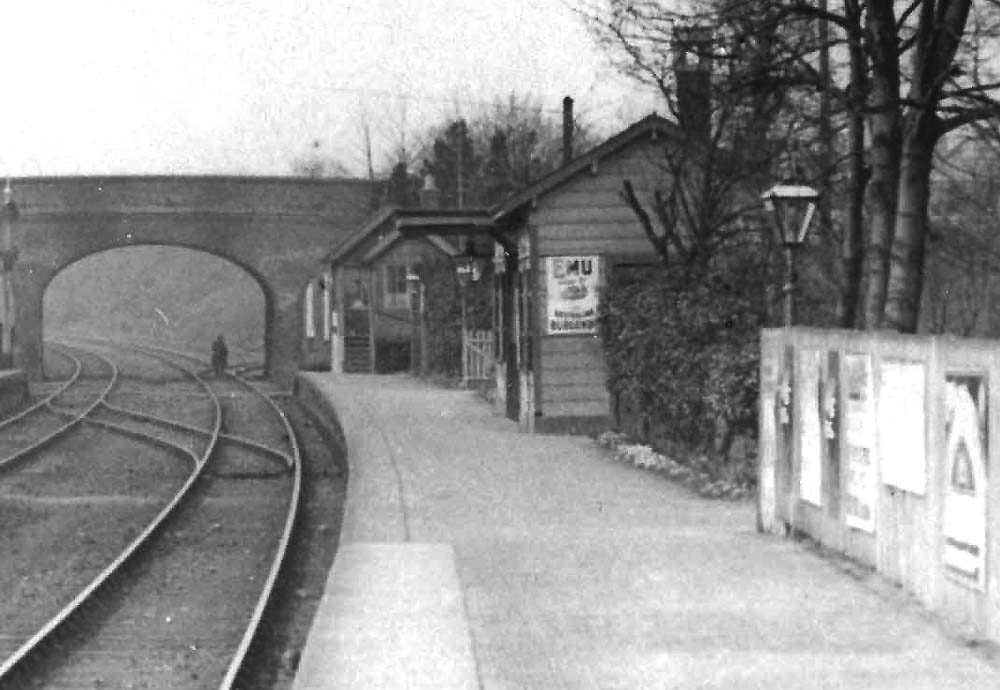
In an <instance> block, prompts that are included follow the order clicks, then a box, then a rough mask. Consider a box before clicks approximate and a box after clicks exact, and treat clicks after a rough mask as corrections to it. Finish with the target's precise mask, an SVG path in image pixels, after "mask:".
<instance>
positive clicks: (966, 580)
mask: <svg viewBox="0 0 1000 690" xmlns="http://www.w3.org/2000/svg"><path fill="white" fill-rule="evenodd" d="M986 420H987V416H986V381H985V379H984V378H983V377H982V376H967V375H961V376H960V375H948V376H947V377H946V378H945V449H946V450H945V458H946V462H947V464H946V465H945V470H946V473H945V496H944V522H943V529H944V565H945V571H946V572H947V573H948V575H949V576H951V577H952V578H953V579H957V580H958V581H959V582H962V583H963V584H969V585H972V586H974V587H982V586H984V584H985V582H986V579H985V571H986V488H987V487H986V457H987V427H986V424H987V422H986Z"/></svg>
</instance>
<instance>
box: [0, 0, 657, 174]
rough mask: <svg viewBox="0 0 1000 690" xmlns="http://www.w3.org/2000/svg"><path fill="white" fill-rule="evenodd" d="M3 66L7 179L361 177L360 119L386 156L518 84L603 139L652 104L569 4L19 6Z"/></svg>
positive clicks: (0, 14) (5, 24)
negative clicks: (312, 160)
mask: <svg viewBox="0 0 1000 690" xmlns="http://www.w3.org/2000/svg"><path fill="white" fill-rule="evenodd" d="M0 69H2V70H3V72H2V75H3V76H2V79H0V83H2V84H3V86H2V92H0V93H2V95H0V176H25V175H74V174H84V175H86V174H95V175H100V174H258V175H283V174H289V173H290V172H291V166H292V163H293V161H294V160H296V159H301V158H303V157H307V156H310V155H318V156H322V157H324V158H330V159H333V160H336V161H338V162H340V163H341V164H342V165H344V166H346V167H347V168H348V170H349V171H351V173H353V174H359V175H360V174H362V173H363V172H364V167H365V165H364V160H365V159H364V155H363V153H362V151H363V147H362V144H361V141H362V137H361V123H362V122H363V121H367V122H369V123H370V126H371V131H372V132H373V137H374V154H375V163H376V165H377V166H379V167H384V166H385V165H386V163H387V161H388V159H389V157H390V151H391V149H392V146H393V142H395V141H398V136H399V135H398V133H399V132H400V131H406V132H408V133H409V134H408V136H410V137H411V138H412V137H413V136H414V135H415V134H416V133H418V132H420V131H421V127H424V128H426V127H427V126H428V125H430V124H434V123H435V122H440V121H442V119H443V118H444V117H446V116H449V115H455V114H472V113H474V112H475V110H476V108H478V107H482V106H483V105H485V104H488V103H490V102H492V101H493V100H494V99H496V98H497V97H504V96H506V95H507V94H510V93H512V92H514V93H517V94H519V95H526V94H530V95H532V96H534V97H535V98H536V99H537V100H538V101H539V102H540V103H541V104H542V106H543V107H544V108H546V110H549V111H551V113H552V114H553V115H554V116H556V117H558V112H559V109H560V107H561V101H562V98H563V96H566V95H570V96H572V97H573V98H574V100H575V102H576V112H577V116H578V119H580V120H581V121H583V122H584V123H585V124H587V125H588V126H589V127H591V128H592V129H593V130H595V131H597V132H598V133H601V134H607V135H610V134H612V133H613V132H614V131H616V130H617V129H620V128H621V127H624V126H626V125H627V124H629V123H630V122H632V121H634V120H637V119H639V118H641V117H643V116H644V115H646V114H648V113H649V112H650V111H652V110H653V109H655V107H656V101H655V97H654V96H653V95H652V94H650V93H649V92H648V91H644V90H643V89H641V87H639V86H637V85H635V84H633V83H631V82H629V81H627V80H626V79H624V78H623V77H621V76H619V75H618V74H617V73H616V72H615V71H614V69H613V68H611V67H610V65H609V62H608V59H607V56H606V55H605V54H604V53H602V52H601V51H600V49H598V48H597V47H595V45H594V43H593V40H592V39H591V37H590V36H589V35H588V33H587V31H586V29H585V27H584V26H583V24H582V22H581V20H580V19H579V18H578V17H577V16H575V15H574V13H573V12H572V11H571V10H570V9H569V8H568V7H567V4H566V3H564V2H563V1H562V0H506V1H505V2H491V1H489V0H365V1H363V2H360V1H359V2H354V1H353V0H97V1H94V2H80V0H32V1H31V2H14V0H11V1H10V2H7V3H3V4H2V5H0ZM661 110H662V108H661Z"/></svg>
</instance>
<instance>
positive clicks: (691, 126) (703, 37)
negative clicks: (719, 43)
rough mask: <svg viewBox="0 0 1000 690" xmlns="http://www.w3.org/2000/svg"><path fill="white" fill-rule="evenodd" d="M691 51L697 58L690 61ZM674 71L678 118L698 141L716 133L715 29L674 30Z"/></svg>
mask: <svg viewBox="0 0 1000 690" xmlns="http://www.w3.org/2000/svg"><path fill="white" fill-rule="evenodd" d="M688 55H691V56H692V57H693V58H694V59H693V60H691V61H690V62H689V61H688ZM674 74H675V75H676V77H677V119H678V120H679V121H680V125H681V128H682V129H683V130H684V131H685V132H686V133H687V135H688V137H689V138H690V139H692V140H694V141H698V142H701V143H707V142H708V140H709V138H710V137H711V135H712V30H711V29H710V28H709V27H705V26H689V27H678V28H677V29H676V30H675V31H674Z"/></svg>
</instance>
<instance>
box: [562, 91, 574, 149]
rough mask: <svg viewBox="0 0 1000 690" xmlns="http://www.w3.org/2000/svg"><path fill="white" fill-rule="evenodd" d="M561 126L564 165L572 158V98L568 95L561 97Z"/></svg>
mask: <svg viewBox="0 0 1000 690" xmlns="http://www.w3.org/2000/svg"><path fill="white" fill-rule="evenodd" d="M562 126H563V129H562V154H563V159H562V162H563V165H566V164H567V163H569V162H570V161H571V160H573V99H572V98H570V97H569V96H566V98H564V99H563V122H562Z"/></svg>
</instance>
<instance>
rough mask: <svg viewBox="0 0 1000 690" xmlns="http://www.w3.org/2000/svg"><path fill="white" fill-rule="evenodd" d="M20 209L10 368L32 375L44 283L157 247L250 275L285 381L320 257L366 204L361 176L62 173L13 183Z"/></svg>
mask: <svg viewBox="0 0 1000 690" xmlns="http://www.w3.org/2000/svg"><path fill="white" fill-rule="evenodd" d="M13 187H14V198H15V202H16V203H17V205H18V208H19V211H20V218H19V220H18V221H17V223H16V236H15V237H14V242H15V245H16V246H17V247H18V250H19V254H18V260H17V262H16V264H15V266H14V270H13V273H12V282H13V287H14V293H15V296H16V299H15V308H16V316H15V331H14V352H13V354H14V363H15V366H17V367H19V368H22V369H24V370H25V372H26V373H27V374H28V376H29V377H30V378H33V379H37V378H40V377H41V373H42V368H41V362H42V359H41V358H42V309H43V297H44V293H45V288H46V287H47V286H48V285H49V283H50V282H51V281H52V279H53V278H55V276H56V275H58V274H59V273H60V272H61V271H62V270H63V269H65V268H66V267H68V266H70V265H72V264H74V263H76V262H77V261H80V260H81V259H83V258H85V257H87V256H90V255H92V254H95V253H97V252H101V251H106V250H112V249H117V248H122V247H129V246H141V245H163V246H176V247H184V248H187V249H193V250H196V251H203V252H207V253H209V254H212V255H215V256H217V257H219V258H222V259H225V260H226V261H229V262H231V263H233V264H235V265H237V266H239V267H241V268H242V269H243V270H244V271H246V272H247V273H248V274H250V275H251V276H252V277H253V278H254V279H255V280H256V281H257V283H258V284H259V285H260V286H261V289H262V291H263V293H264V299H265V310H266V313H265V325H264V350H265V353H264V354H265V361H266V367H267V370H268V372H269V373H270V374H271V376H272V378H273V379H275V380H276V381H277V382H279V383H281V384H285V385H287V384H289V383H290V382H291V379H292V377H293V376H294V373H295V371H297V369H298V368H299V365H300V363H301V360H302V351H303V347H302V340H303V331H304V329H303V323H302V313H303V309H302V299H303V295H304V294H305V289H306V285H307V284H308V283H309V281H310V279H311V278H313V277H315V275H316V273H317V271H319V270H321V268H322V266H323V263H324V257H325V256H326V255H327V254H328V253H329V251H330V250H331V248H332V247H335V246H337V245H338V244H340V243H341V242H342V241H344V240H345V239H346V238H347V236H348V235H349V234H350V233H351V232H352V231H353V230H354V229H355V228H356V227H358V226H359V225H360V224H361V221H362V220H363V218H364V216H365V215H366V214H367V212H368V209H369V205H368V204H369V201H370V198H371V186H370V184H369V183H368V182H367V181H365V180H336V179H333V180H313V179H303V178H256V177H114V178H94V177H73V178H25V179H17V180H14V181H13Z"/></svg>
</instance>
